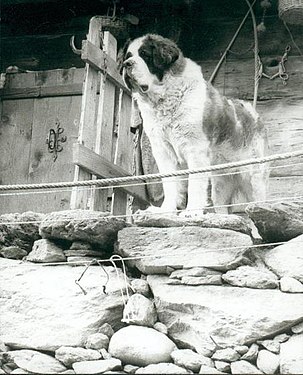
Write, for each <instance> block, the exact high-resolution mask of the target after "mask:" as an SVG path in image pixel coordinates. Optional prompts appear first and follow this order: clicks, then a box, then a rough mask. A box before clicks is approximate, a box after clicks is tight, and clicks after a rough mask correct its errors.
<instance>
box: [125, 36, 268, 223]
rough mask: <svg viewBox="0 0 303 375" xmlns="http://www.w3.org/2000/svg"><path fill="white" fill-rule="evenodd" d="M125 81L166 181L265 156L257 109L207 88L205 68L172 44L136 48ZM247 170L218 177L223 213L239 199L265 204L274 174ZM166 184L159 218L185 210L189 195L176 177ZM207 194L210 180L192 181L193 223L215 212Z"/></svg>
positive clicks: (214, 194) (129, 54)
mask: <svg viewBox="0 0 303 375" xmlns="http://www.w3.org/2000/svg"><path fill="white" fill-rule="evenodd" d="M123 78H124V81H125V83H126V85H127V86H128V87H129V88H130V89H131V90H132V93H133V98H134V100H135V101H136V102H137V104H138V107H139V110H140V112H141V116H142V119H143V128H144V130H145V132H146V134H147V136H148V138H149V140H150V143H151V147H152V152H153V156H154V158H155V160H156V163H157V165H158V169H159V171H160V173H167V172H173V171H176V170H179V169H186V168H188V169H195V168H201V167H207V166H210V165H214V164H221V163H228V162H233V161H239V160H244V159H249V158H255V157H262V156H264V155H265V153H266V150H267V142H266V135H265V130H264V127H263V125H262V123H261V122H260V120H259V116H258V114H257V113H256V112H255V110H254V109H253V107H252V106H251V105H250V104H249V103H247V102H244V101H241V100H232V99H227V98H226V97H224V96H222V95H220V94H219V93H218V91H217V90H215V89H214V88H213V87H212V86H211V85H210V84H208V83H207V82H206V81H205V80H204V78H203V74H202V70H201V67H200V66H199V65H198V64H196V63H195V62H194V61H192V60H191V59H189V58H185V57H184V56H183V54H182V52H181V50H180V49H179V48H178V47H177V45H176V44H175V43H174V42H172V41H171V40H169V39H166V38H163V37H161V36H159V35H154V34H148V35H145V36H143V37H140V38H137V39H135V40H133V41H132V42H130V44H129V45H128V46H127V48H126V49H125V53H124V62H123ZM248 169H249V171H248V172H245V173H240V174H233V175H224V176H217V175H218V174H220V172H214V173H213V175H212V176H211V185H212V191H211V198H212V201H213V204H214V206H215V210H216V212H218V213H227V212H228V207H227V205H229V204H231V203H232V202H235V201H236V199H237V198H236V197H237V196H238V195H239V193H240V194H241V195H242V199H243V197H244V201H246V202H248V201H256V200H264V199H265V196H266V183H267V177H268V170H267V168H266V167H265V166H264V164H263V165H259V166H258V167H256V166H251V167H248ZM235 170H236V169H233V172H234V171H235ZM226 172H227V171H223V172H221V174H222V173H226ZM162 182H163V190H164V201H163V204H162V206H161V208H160V210H161V211H162V212H172V211H176V210H177V209H178V208H179V207H181V206H182V203H183V202H184V187H183V185H182V183H181V182H178V180H177V179H176V178H174V177H172V178H163V181H162ZM207 187H208V178H205V175H201V174H191V175H190V176H189V179H188V194H187V206H186V212H188V213H189V214H190V216H192V215H194V214H195V212H199V211H200V212H201V211H203V210H204V209H205V207H206V206H207V205H208V196H207ZM222 206H223V207H222Z"/></svg>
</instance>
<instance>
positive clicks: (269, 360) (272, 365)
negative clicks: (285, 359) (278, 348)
mask: <svg viewBox="0 0 303 375" xmlns="http://www.w3.org/2000/svg"><path fill="white" fill-rule="evenodd" d="M279 365H280V358H279V356H278V355H277V354H274V353H272V352H270V351H269V350H260V351H259V353H258V357H257V366H258V368H259V369H260V370H261V371H263V372H264V373H265V374H275V373H276V371H277V370H278V368H279Z"/></svg>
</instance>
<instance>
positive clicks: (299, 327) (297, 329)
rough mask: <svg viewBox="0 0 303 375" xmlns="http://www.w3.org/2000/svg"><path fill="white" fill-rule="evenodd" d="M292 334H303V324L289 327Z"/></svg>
mask: <svg viewBox="0 0 303 375" xmlns="http://www.w3.org/2000/svg"><path fill="white" fill-rule="evenodd" d="M291 331H292V332H293V333H303V322H301V323H299V324H297V325H295V326H293V327H291Z"/></svg>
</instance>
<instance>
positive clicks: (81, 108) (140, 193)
mask: <svg viewBox="0 0 303 375" xmlns="http://www.w3.org/2000/svg"><path fill="white" fill-rule="evenodd" d="M116 55H117V42H116V40H115V38H114V37H113V36H112V35H111V34H110V33H109V32H104V33H103V32H102V17H98V16H97V17H93V18H92V19H91V21H90V24H89V32H88V35H87V40H84V41H83V42H82V49H81V58H82V59H83V61H84V62H85V63H86V67H85V70H83V69H70V70H58V71H47V72H29V73H18V74H11V75H9V76H8V77H7V84H6V87H5V88H4V89H3V90H2V91H1V101H2V109H1V107H0V109H1V120H2V121H1V126H0V130H1V133H2V136H1V139H0V148H1V149H2V150H3V152H2V155H1V159H2V160H0V169H1V170H0V183H2V184H22V183H32V182H35V183H39V182H40V183H47V182H59V181H72V180H74V181H82V180H91V179H96V178H109V177H119V176H128V175H132V174H134V170H133V168H134V153H135V147H134V135H133V134H132V133H131V131H130V126H131V106H132V100H131V95H130V92H129V91H128V89H127V88H126V87H125V85H124V83H123V80H122V78H121V76H120V74H119V71H118V69H117V63H116ZM83 74H84V82H83ZM57 77H59V79H58V78H57ZM29 80H30V82H29ZM81 81H82V82H83V88H82V97H81V88H80V87H81ZM20 82H21V86H20ZM79 84H80V87H79ZM75 90H76V91H77V92H75ZM75 95H76V96H75ZM0 104H1V102H0ZM56 124H57V125H58V124H59V126H60V127H61V128H64V133H63V134H64V135H65V136H66V138H67V140H66V142H65V143H64V144H63V143H62V146H63V151H62V152H60V153H58V158H57V160H56V161H53V155H52V154H50V153H49V152H48V150H47V145H46V144H45V140H46V138H47V135H48V129H50V128H52V129H53V128H55V127H56V126H57V125H56ZM19 133H20V134H19ZM16 135H17V137H18V139H16ZM130 195H131V196H133V197H135V198H136V199H137V202H146V200H147V198H146V194H145V187H144V186H134V187H131V186H129V187H125V188H114V189H112V188H107V189H98V188H94V187H91V188H74V189H73V190H72V191H60V190H58V191H56V192H54V193H52V194H46V193H45V194H44V193H43V194H39V195H35V194H33V195H23V196H15V197H14V196H3V195H2V196H0V213H5V212H18V211H19V212H23V211H27V210H32V211H40V212H50V211H55V210H62V209H68V208H71V209H78V208H81V209H92V210H99V211H111V213H113V214H115V215H124V214H126V213H127V207H128V202H129V196H130Z"/></svg>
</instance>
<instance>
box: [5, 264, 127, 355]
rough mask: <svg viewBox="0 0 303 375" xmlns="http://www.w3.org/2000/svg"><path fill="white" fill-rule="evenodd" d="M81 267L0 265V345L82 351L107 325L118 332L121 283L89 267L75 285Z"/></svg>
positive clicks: (111, 272) (109, 269) (110, 269)
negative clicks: (70, 348)
mask: <svg viewBox="0 0 303 375" xmlns="http://www.w3.org/2000/svg"><path fill="white" fill-rule="evenodd" d="M84 269H85V267H83V266H81V267H70V266H68V265H62V266H42V265H38V264H34V263H22V264H20V262H19V261H16V260H9V259H4V258H1V259H0V274H1V288H0V316H1V325H2V327H1V331H0V339H1V340H2V341H3V342H4V343H6V344H7V345H9V346H11V347H12V348H34V349H37V350H39V349H41V350H46V351H54V350H56V349H58V348H59V347H60V346H80V347H81V346H84V343H85V341H86V339H87V337H88V336H89V335H91V334H93V333H96V332H98V329H99V327H100V326H101V325H102V324H103V323H105V322H108V323H110V324H111V325H112V326H113V328H116V329H117V328H119V327H120V326H121V324H122V323H121V318H122V312H123V301H122V298H121V288H122V290H124V293H125V285H124V281H123V279H124V277H123V276H122V272H121V274H120V271H119V279H118V277H117V275H116V272H115V270H114V268H113V267H106V271H107V273H108V275H109V282H108V283H107V286H106V289H107V294H104V293H103V288H102V283H103V282H104V283H105V282H106V276H105V275H104V276H103V275H102V273H101V274H100V267H91V268H89V270H88V271H87V272H86V273H85V275H84V276H83V277H82V279H81V282H80V285H81V286H82V288H83V289H84V290H85V291H86V295H85V294H84V293H83V291H82V290H81V289H80V287H79V286H77V285H76V284H75V280H77V279H79V277H80V275H81V274H82V272H83V270H84Z"/></svg>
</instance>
